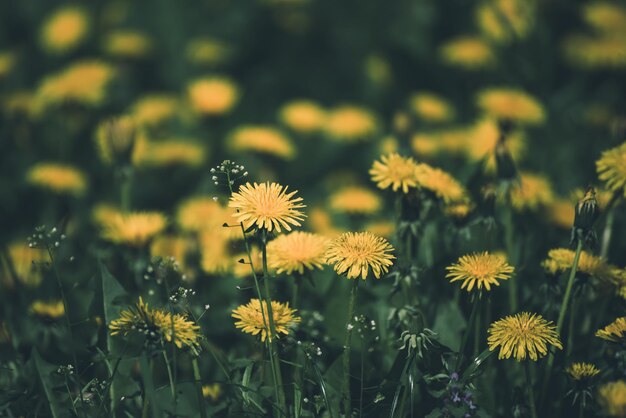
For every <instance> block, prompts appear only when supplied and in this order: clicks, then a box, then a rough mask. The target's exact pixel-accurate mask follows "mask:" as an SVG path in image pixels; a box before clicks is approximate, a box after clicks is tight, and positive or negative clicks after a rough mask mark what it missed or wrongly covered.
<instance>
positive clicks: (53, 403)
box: [32, 349, 71, 418]
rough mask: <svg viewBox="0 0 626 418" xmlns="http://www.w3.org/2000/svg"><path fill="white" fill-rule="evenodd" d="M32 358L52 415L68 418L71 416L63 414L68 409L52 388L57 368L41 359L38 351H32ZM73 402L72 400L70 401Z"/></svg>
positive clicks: (57, 417)
mask: <svg viewBox="0 0 626 418" xmlns="http://www.w3.org/2000/svg"><path fill="white" fill-rule="evenodd" d="M32 358H33V360H34V361H35V368H36V369H37V374H39V379H40V380H41V384H42V386H43V390H44V392H45V394H46V398H47V399H48V405H49V406H50V413H51V414H52V417H53V418H62V417H68V416H69V414H67V413H62V412H61V411H67V408H64V407H63V406H61V405H60V399H59V396H58V395H57V394H55V393H54V391H53V389H52V387H53V386H54V384H53V382H52V379H51V374H52V373H53V372H54V371H55V370H56V367H55V366H53V365H52V364H49V363H47V362H46V361H45V360H44V359H42V358H41V356H40V355H39V352H38V351H37V350H36V349H33V351H32ZM70 402H71V400H70Z"/></svg>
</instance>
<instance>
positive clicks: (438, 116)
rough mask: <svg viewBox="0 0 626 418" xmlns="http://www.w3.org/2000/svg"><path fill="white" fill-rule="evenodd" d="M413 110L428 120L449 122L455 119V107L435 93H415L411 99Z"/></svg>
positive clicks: (421, 117)
mask: <svg viewBox="0 0 626 418" xmlns="http://www.w3.org/2000/svg"><path fill="white" fill-rule="evenodd" d="M409 104H410V106H411V109H412V110H413V112H414V113H415V114H416V115H417V116H418V117H419V118H420V119H423V120H425V121H428V122H449V121H451V120H452V119H454V113H455V112H454V107H453V106H452V105H451V104H450V103H448V101H446V99H444V98H443V97H441V96H439V95H436V94H434V93H428V92H421V93H415V94H413V95H412V96H411V98H410V99H409Z"/></svg>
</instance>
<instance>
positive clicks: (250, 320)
mask: <svg viewBox="0 0 626 418" xmlns="http://www.w3.org/2000/svg"><path fill="white" fill-rule="evenodd" d="M271 306H272V319H273V320H274V321H273V322H274V329H275V330H276V334H285V335H288V334H289V330H290V328H292V327H294V326H295V325H296V324H297V323H299V322H300V320H301V318H300V317H299V316H297V315H296V312H297V311H296V310H295V309H291V308H290V307H289V303H288V302H287V303H280V302H277V301H274V300H273V301H272V305H271ZM231 316H232V317H233V318H235V319H237V321H236V322H235V327H236V328H237V329H240V330H241V331H242V332H245V333H248V334H252V335H259V334H261V341H265V339H266V338H269V340H270V341H271V340H272V339H273V338H274V336H273V335H271V333H270V330H269V317H268V311H267V302H266V301H263V302H259V300H258V299H250V302H248V303H247V304H246V305H240V306H239V307H237V308H236V309H234V310H233V313H232V315H231Z"/></svg>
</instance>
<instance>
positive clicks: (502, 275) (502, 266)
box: [446, 251, 515, 292]
mask: <svg viewBox="0 0 626 418" xmlns="http://www.w3.org/2000/svg"><path fill="white" fill-rule="evenodd" d="M446 270H448V272H449V273H448V274H446V279H448V280H450V283H453V282H456V281H459V280H462V281H463V283H461V289H465V290H467V291H468V292H471V291H472V289H473V288H474V286H476V289H477V290H478V291H480V290H482V288H485V290H486V291H490V290H491V286H492V285H493V286H499V285H500V281H502V280H508V279H510V278H511V275H512V274H513V272H514V271H515V269H514V268H513V267H512V266H510V265H509V263H507V261H506V257H505V256H503V255H501V254H490V253H488V252H487V251H485V252H483V253H474V254H468V255H464V256H462V257H461V258H459V261H458V262H457V263H455V264H452V265H451V266H448V267H446Z"/></svg>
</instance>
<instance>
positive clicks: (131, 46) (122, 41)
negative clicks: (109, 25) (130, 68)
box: [104, 30, 152, 58]
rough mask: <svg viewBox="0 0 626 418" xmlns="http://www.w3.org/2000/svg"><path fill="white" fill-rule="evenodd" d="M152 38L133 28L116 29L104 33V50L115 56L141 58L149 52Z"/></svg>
mask: <svg viewBox="0 0 626 418" xmlns="http://www.w3.org/2000/svg"><path fill="white" fill-rule="evenodd" d="M151 50H152V40H151V39H150V38H149V37H148V35H146V34H145V33H142V32H139V31H135V30H116V31H113V32H110V33H109V34H107V35H106V37H105V39H104V52H105V53H106V54H107V55H110V56H112V57H117V58H142V57H145V56H147V55H148V54H150V51H151Z"/></svg>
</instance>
